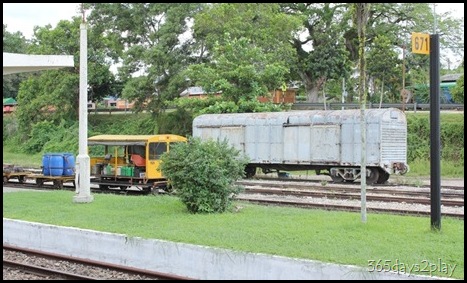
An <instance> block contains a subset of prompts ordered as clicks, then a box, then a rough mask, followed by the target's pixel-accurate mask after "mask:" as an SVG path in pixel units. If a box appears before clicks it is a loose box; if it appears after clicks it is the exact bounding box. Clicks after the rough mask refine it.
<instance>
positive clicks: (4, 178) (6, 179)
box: [3, 176, 8, 184]
mask: <svg viewBox="0 0 467 283" xmlns="http://www.w3.org/2000/svg"><path fill="white" fill-rule="evenodd" d="M6 183H8V177H7V176H3V184H6Z"/></svg>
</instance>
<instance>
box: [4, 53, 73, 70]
mask: <svg viewBox="0 0 467 283" xmlns="http://www.w3.org/2000/svg"><path fill="white" fill-rule="evenodd" d="M73 66H74V61H73V55H29V54H18V53H7V52H3V75H9V74H16V73H25V72H35V71H42V70H53V69H61V68H66V67H73Z"/></svg>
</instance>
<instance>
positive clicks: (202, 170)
mask: <svg viewBox="0 0 467 283" xmlns="http://www.w3.org/2000/svg"><path fill="white" fill-rule="evenodd" d="M247 163H248V160H247V159H246V157H243V156H239V151H238V150H236V149H235V148H233V147H232V146H230V145H229V144H228V143H227V141H226V140H224V141H201V139H199V138H189V140H188V143H180V144H177V145H176V146H174V147H173V148H171V150H170V151H169V152H166V153H164V154H163V155H162V157H161V170H162V172H163V173H164V175H165V176H167V179H168V180H170V183H171V185H172V186H173V187H174V188H175V190H176V191H177V194H178V196H179V197H180V199H181V201H182V202H183V203H184V204H185V205H186V207H187V209H188V211H190V212H191V213H220V212H225V211H226V210H227V209H228V208H229V207H230V206H231V204H232V199H233V197H234V196H235V195H236V194H238V193H239V192H240V191H241V189H242V188H241V187H239V186H238V185H235V181H236V180H238V179H239V178H241V177H242V176H243V175H244V169H245V166H246V164H247Z"/></svg>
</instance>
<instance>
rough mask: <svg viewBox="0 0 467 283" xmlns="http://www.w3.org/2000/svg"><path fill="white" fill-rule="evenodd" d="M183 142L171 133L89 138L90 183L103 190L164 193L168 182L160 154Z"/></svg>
mask: <svg viewBox="0 0 467 283" xmlns="http://www.w3.org/2000/svg"><path fill="white" fill-rule="evenodd" d="M186 141H187V139H186V138H185V137H183V136H179V135H172V134H160V135H97V136H93V137H90V138H88V154H89V156H90V166H91V184H95V185H98V186H99V188H100V189H102V190H107V189H110V188H118V189H120V190H130V189H136V190H142V191H145V192H148V193H149V192H154V191H155V190H159V189H161V190H167V179H166V178H165V177H164V176H163V174H162V172H161V170H160V168H159V166H160V162H161V161H160V158H161V155H162V154H163V153H165V152H168V151H170V148H171V147H172V146H173V145H174V144H177V143H181V142H186Z"/></svg>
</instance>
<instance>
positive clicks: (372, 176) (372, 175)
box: [366, 168, 379, 185]
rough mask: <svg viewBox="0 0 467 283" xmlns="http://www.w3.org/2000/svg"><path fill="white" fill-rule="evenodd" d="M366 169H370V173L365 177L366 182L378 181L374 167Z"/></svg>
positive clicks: (377, 174) (377, 172)
mask: <svg viewBox="0 0 467 283" xmlns="http://www.w3.org/2000/svg"><path fill="white" fill-rule="evenodd" d="M368 170H369V171H370V175H369V176H367V177H366V183H367V184H369V185H371V184H374V183H376V182H377V181H378V179H379V171H378V169H376V168H370V169H368Z"/></svg>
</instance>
